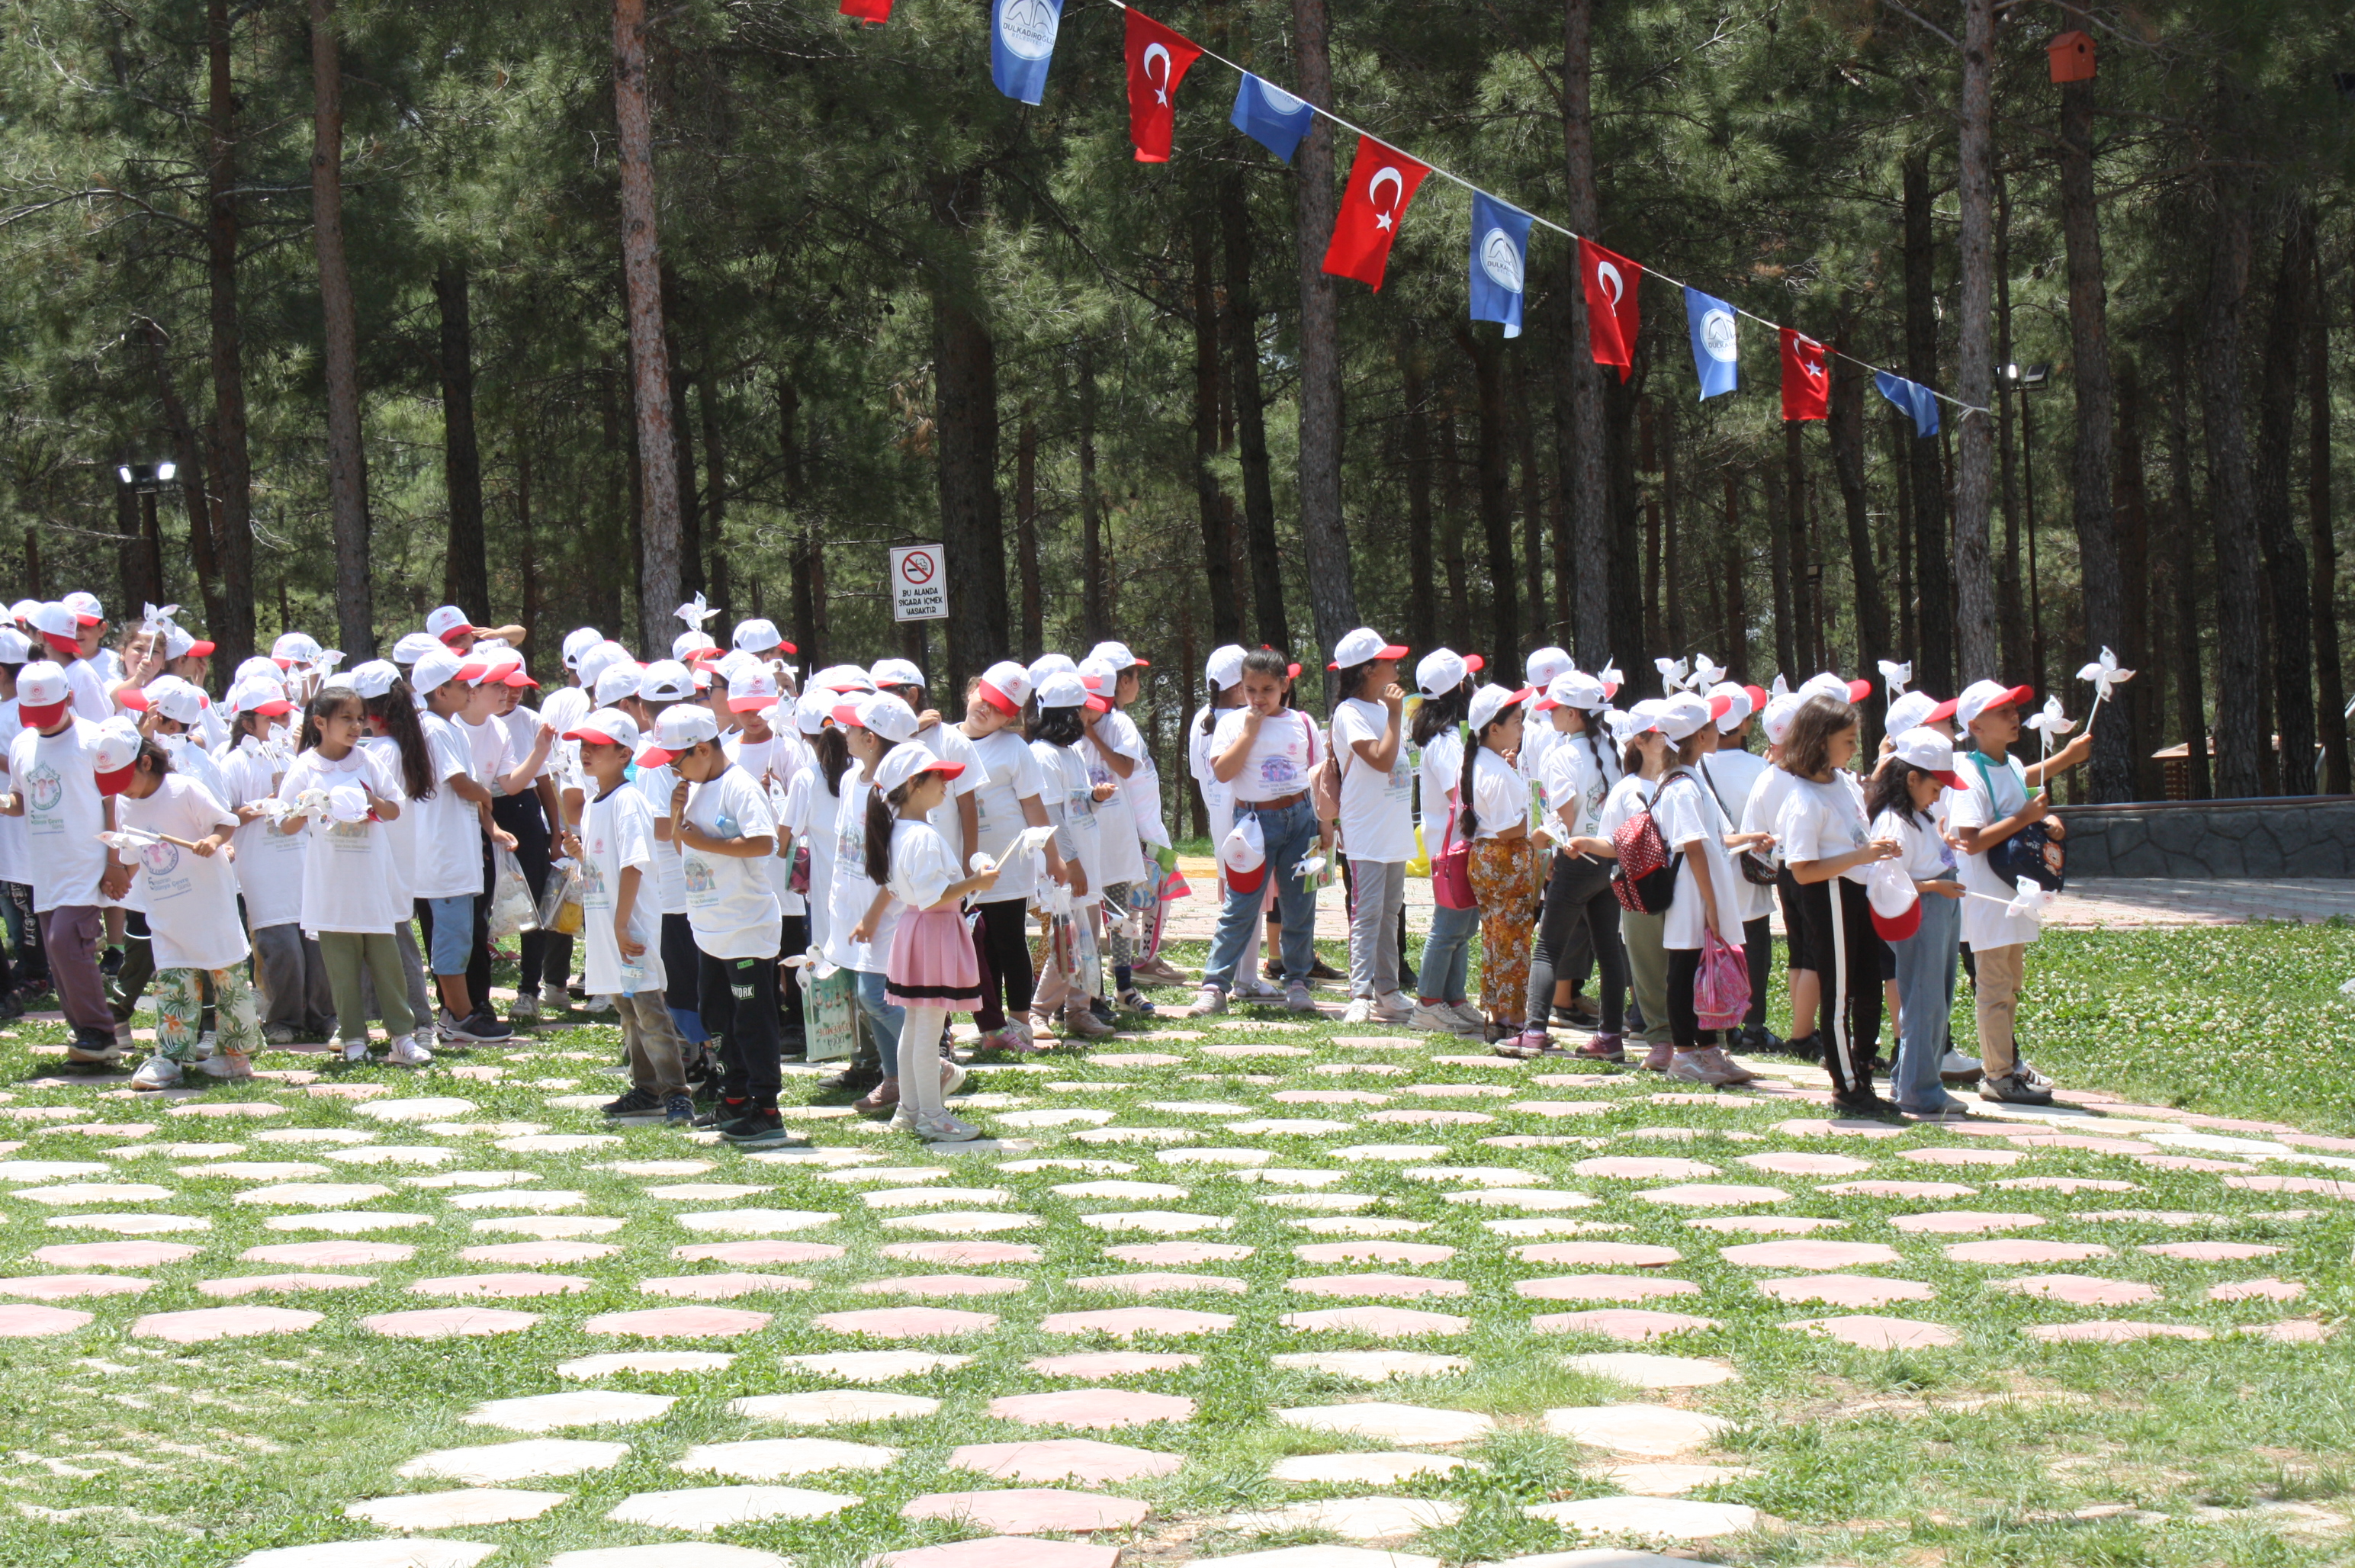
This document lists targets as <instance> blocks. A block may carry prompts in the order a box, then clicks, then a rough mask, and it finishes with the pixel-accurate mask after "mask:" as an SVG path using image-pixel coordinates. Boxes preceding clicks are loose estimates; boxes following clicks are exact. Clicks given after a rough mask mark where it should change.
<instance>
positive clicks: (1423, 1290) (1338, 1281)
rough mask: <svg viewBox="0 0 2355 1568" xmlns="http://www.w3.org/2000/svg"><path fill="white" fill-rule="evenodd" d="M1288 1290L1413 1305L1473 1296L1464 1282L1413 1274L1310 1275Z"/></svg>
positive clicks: (1293, 1282) (1288, 1285) (1287, 1284)
mask: <svg viewBox="0 0 2355 1568" xmlns="http://www.w3.org/2000/svg"><path fill="white" fill-rule="evenodd" d="M1284 1288H1285V1289H1287V1290H1290V1291H1293V1292H1295V1293H1297V1294H1298V1295H1301V1296H1337V1297H1341V1298H1345V1299H1348V1300H1356V1301H1412V1300H1414V1299H1416V1298H1417V1297H1419V1296H1469V1295H1471V1294H1472V1287H1471V1286H1470V1285H1465V1283H1464V1282H1463V1281H1462V1280H1460V1279H1432V1278H1428V1277H1426V1276H1424V1275H1412V1274H1319V1275H1306V1276H1305V1277H1303V1278H1300V1279H1294V1280H1287V1281H1285V1282H1284Z"/></svg>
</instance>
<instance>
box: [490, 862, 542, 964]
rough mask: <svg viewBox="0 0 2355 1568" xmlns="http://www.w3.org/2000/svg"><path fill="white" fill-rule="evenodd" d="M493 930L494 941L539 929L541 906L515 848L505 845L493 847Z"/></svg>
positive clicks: (491, 920) (491, 926)
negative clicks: (534, 897) (526, 878)
mask: <svg viewBox="0 0 2355 1568" xmlns="http://www.w3.org/2000/svg"><path fill="white" fill-rule="evenodd" d="M490 929H491V940H492V941H494V942H496V941H498V940H500V939H501V938H503V937H508V936H514V935H516V934H517V933H521V932H526V931H538V929H539V905H538V903H537V902H536V901H534V900H533V898H532V896H531V883H530V882H528V881H527V880H524V874H523V866H522V864H521V862H519V861H517V859H516V858H515V851H514V850H512V849H509V848H506V847H505V846H504V845H499V846H494V847H493V848H492V850H491V919H490Z"/></svg>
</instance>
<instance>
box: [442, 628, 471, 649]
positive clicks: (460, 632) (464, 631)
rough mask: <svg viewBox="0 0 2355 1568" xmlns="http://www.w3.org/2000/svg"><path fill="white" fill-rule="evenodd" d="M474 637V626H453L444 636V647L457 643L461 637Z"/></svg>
mask: <svg viewBox="0 0 2355 1568" xmlns="http://www.w3.org/2000/svg"><path fill="white" fill-rule="evenodd" d="M473 635H474V627H472V626H453V627H451V628H450V629H449V630H448V631H446V632H444V633H442V644H443V645H444V646H447V645H450V644H452V643H454V642H456V641H457V640H458V639H459V638H460V637H471V636H473Z"/></svg>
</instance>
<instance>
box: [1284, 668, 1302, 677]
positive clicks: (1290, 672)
mask: <svg viewBox="0 0 2355 1568" xmlns="http://www.w3.org/2000/svg"><path fill="white" fill-rule="evenodd" d="M1284 674H1285V675H1286V676H1287V677H1289V678H1291V679H1293V680H1298V679H1299V678H1300V667H1299V666H1298V665H1291V666H1287V667H1285V670H1284Z"/></svg>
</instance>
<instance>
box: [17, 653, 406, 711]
mask: <svg viewBox="0 0 2355 1568" xmlns="http://www.w3.org/2000/svg"><path fill="white" fill-rule="evenodd" d="M366 668H368V666H366V665H362V666H360V669H366ZM352 673H353V674H354V675H357V674H358V673H359V671H358V670H355V671H353V672H352ZM17 689H18V690H20V691H21V690H23V689H24V685H23V683H22V682H21V681H20V682H18V684H17ZM362 695H364V696H365V695H366V694H365V693H363V694H362ZM223 706H224V707H225V708H226V709H227V710H228V713H229V717H230V718H231V719H237V718H240V717H242V716H243V715H245V714H248V713H262V714H267V715H269V716H270V717H271V718H272V719H275V718H277V717H278V716H279V715H281V714H283V713H292V712H293V711H294V705H293V703H292V702H289V701H288V700H287V699H286V688H284V687H282V686H281V685H279V684H278V683H277V682H276V681H274V680H264V679H261V678H260V677H253V678H249V679H246V680H240V681H239V682H238V683H237V684H236V685H234V686H232V687H230V688H229V696H228V697H227V698H226V699H223Z"/></svg>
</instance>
